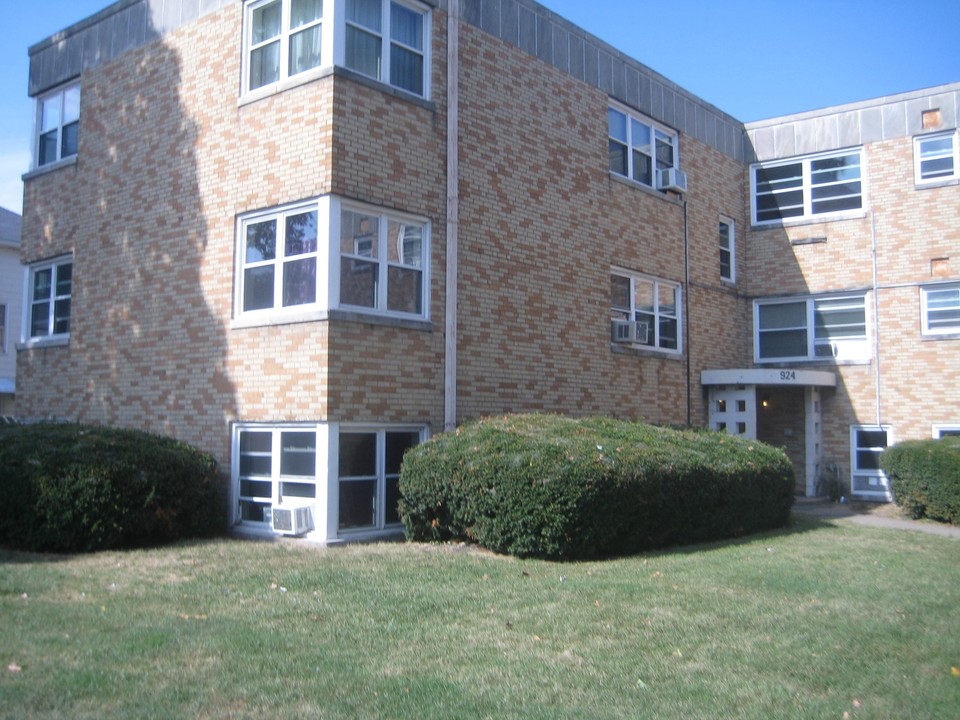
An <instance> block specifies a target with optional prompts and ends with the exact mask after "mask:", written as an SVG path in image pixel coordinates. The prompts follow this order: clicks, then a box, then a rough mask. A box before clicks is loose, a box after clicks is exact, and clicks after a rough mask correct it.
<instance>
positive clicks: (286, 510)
mask: <svg viewBox="0 0 960 720" xmlns="http://www.w3.org/2000/svg"><path fill="white" fill-rule="evenodd" d="M272 515H273V529H274V531H276V532H278V533H282V534H284V535H306V534H307V533H308V532H310V531H311V530H313V509H312V508H311V507H310V506H309V505H306V506H301V507H291V506H285V505H274V506H273V513H272Z"/></svg>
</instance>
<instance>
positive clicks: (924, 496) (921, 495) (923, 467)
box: [880, 437, 960, 523]
mask: <svg viewBox="0 0 960 720" xmlns="http://www.w3.org/2000/svg"><path fill="white" fill-rule="evenodd" d="M880 466H881V467H882V468H883V471H884V472H885V473H886V474H887V477H888V478H889V479H890V490H891V492H892V493H893V498H894V500H895V501H896V503H897V504H898V505H899V506H900V507H901V508H903V509H904V510H906V511H907V512H908V513H909V514H910V515H911V516H912V517H914V518H918V519H919V518H923V517H927V518H931V519H933V520H943V521H945V522H950V523H957V522H958V521H960V437H947V438H943V439H940V440H908V441H906V442H902V443H897V444H896V445H893V446H892V447H889V448H887V449H886V450H885V451H884V452H883V455H882V456H881V458H880Z"/></svg>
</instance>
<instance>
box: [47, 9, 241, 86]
mask: <svg viewBox="0 0 960 720" xmlns="http://www.w3.org/2000/svg"><path fill="white" fill-rule="evenodd" d="M238 1H239V0H117V2H114V3H113V4H111V5H108V6H107V7H105V8H104V9H103V10H100V11H99V12H97V13H94V14H93V15H91V16H90V17H88V18H86V19H84V20H81V21H80V22H77V23H74V24H73V25H71V26H69V27H67V28H65V29H64V30H61V31H60V32H57V33H54V34H53V35H51V36H50V37H48V38H47V39H45V40H41V41H40V42H38V43H36V44H34V45H32V46H31V47H30V50H29V54H30V84H29V90H28V92H29V94H30V95H31V96H36V95H40V94H41V93H43V92H46V91H47V90H50V89H52V88H54V87H57V86H58V85H61V84H63V83H65V82H67V81H69V80H73V79H75V78H77V77H79V76H80V73H81V72H82V71H83V70H86V69H87V68H91V67H95V66H97V65H99V64H100V63H103V62H106V61H108V60H112V59H113V58H115V57H118V56H120V55H122V54H123V53H125V52H127V51H128V50H132V49H133V48H136V47H139V46H141V45H144V44H146V43H148V42H150V41H152V40H156V39H158V38H160V37H162V36H163V35H165V34H166V33H168V32H170V31H171V30H175V29H176V28H178V27H180V26H181V25H185V24H186V23H189V22H191V21H193V20H195V19H197V18H198V17H200V16H202V15H206V14H207V13H209V12H213V11H214V10H219V9H220V8H222V7H226V6H227V5H230V4H231V3H234V2H238Z"/></svg>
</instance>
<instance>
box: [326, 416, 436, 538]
mask: <svg viewBox="0 0 960 720" xmlns="http://www.w3.org/2000/svg"><path fill="white" fill-rule="evenodd" d="M422 436H423V433H422V430H420V429H398V430H393V429H390V430H384V429H353V428H350V429H344V428H341V429H340V438H339V451H338V476H339V488H338V508H339V513H338V521H337V525H338V530H341V531H353V530H374V529H383V528H387V527H390V526H396V525H399V524H400V513H399V511H398V510H397V502H398V501H399V499H400V489H399V488H400V463H401V462H402V461H403V454H404V453H405V452H406V451H407V450H409V449H410V448H412V447H413V446H415V445H418V444H419V443H420V442H421V440H422Z"/></svg>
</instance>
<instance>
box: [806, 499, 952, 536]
mask: <svg viewBox="0 0 960 720" xmlns="http://www.w3.org/2000/svg"><path fill="white" fill-rule="evenodd" d="M793 512H795V513H797V514H798V515H806V516H808V517H815V518H819V519H821V520H849V521H850V522H852V523H856V524H857V525H868V526H870V527H878V528H889V529H891V530H913V531H914V532H923V533H928V534H930V535H940V536H941V537H949V538H954V539H955V540H960V527H957V526H955V525H948V524H946V523H938V522H933V521H927V520H925V521H918V520H906V519H902V518H892V517H885V516H883V515H878V514H875V513H871V512H862V511H860V510H859V509H858V504H850V503H845V504H841V503H835V502H830V500H827V499H824V498H797V501H796V502H795V503H794V504H793Z"/></svg>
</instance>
